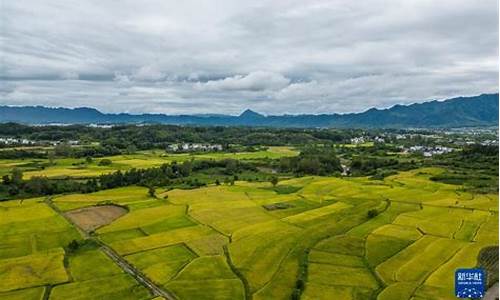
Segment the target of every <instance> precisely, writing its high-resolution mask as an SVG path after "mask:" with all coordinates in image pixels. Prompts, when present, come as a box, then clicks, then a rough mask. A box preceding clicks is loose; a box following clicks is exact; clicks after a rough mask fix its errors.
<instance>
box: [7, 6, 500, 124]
mask: <svg viewBox="0 0 500 300" xmlns="http://www.w3.org/2000/svg"><path fill="white" fill-rule="evenodd" d="M498 50H499V49H498V0H480V1H478V0H468V1H463V0H440V1H435V0H404V1H401V0H386V1H378V0H368V1H350V0H344V1H336V0H329V1H315V0H307V1H304V0H301V1H277V0H269V1H262V0H253V1H234V0H216V1H215V0H211V1H203V0H199V1H189V0H183V1H169V0H144V1H137V0H133V1H132V0H130V1H129V0H121V1H102V0H86V1H81V0H60V1H55V0H16V1H11V0H0V105H44V106H51V107H55V106H63V107H83V106H85V107H94V108H97V109H99V110H101V111H103V112H113V113H117V112H128V113H146V112H147V113H166V114H201V113H217V114H220V113H224V114H239V113H241V112H242V111H243V110H245V109H247V108H249V109H252V110H255V111H257V112H260V113H264V114H272V115H281V114H302V113H312V114H320V113H346V112H360V111H364V110H367V109H369V108H372V107H377V108H386V107H390V106H392V105H395V104H409V103H415V102H423V101H429V100H433V99H445V98H451V97H454V96H471V95H478V94H481V93H496V92H498V66H499V61H498Z"/></svg>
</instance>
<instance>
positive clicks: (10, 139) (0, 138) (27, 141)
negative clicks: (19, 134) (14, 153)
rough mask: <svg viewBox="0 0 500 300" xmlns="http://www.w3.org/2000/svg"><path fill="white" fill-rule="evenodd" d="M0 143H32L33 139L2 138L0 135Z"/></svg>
mask: <svg viewBox="0 0 500 300" xmlns="http://www.w3.org/2000/svg"><path fill="white" fill-rule="evenodd" d="M0 144H4V145H33V144H35V142H34V141H30V140H28V139H15V138H4V137H0Z"/></svg>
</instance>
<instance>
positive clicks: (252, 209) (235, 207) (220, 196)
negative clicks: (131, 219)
mask: <svg viewBox="0 0 500 300" xmlns="http://www.w3.org/2000/svg"><path fill="white" fill-rule="evenodd" d="M251 189H253V188H250V187H242V186H236V187H223V186H212V187H207V188H201V189H195V190H189V191H186V190H182V191H181V190H172V191H170V192H169V200H170V201H172V202H173V203H177V204H189V215H190V216H191V217H193V218H194V219H196V220H197V221H198V222H200V223H203V224H207V225H210V226H212V227H214V228H216V229H217V230H218V231H220V232H222V233H224V234H227V235H229V234H231V233H233V232H234V231H236V230H238V229H240V228H242V227H245V226H248V225H253V224H256V223H260V222H265V221H270V220H272V219H273V218H272V217H271V216H270V215H269V214H267V213H266V211H265V209H264V208H262V207H260V206H258V205H257V204H256V203H255V202H254V201H252V200H250V199H249V197H248V195H246V194H245V193H244V192H242V191H243V190H251Z"/></svg>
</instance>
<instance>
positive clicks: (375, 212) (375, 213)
mask: <svg viewBox="0 0 500 300" xmlns="http://www.w3.org/2000/svg"><path fill="white" fill-rule="evenodd" d="M376 216H378V210H376V209H370V210H369V211H368V218H370V219H373V218H375V217H376Z"/></svg>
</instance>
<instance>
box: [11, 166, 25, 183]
mask: <svg viewBox="0 0 500 300" xmlns="http://www.w3.org/2000/svg"><path fill="white" fill-rule="evenodd" d="M11 182H12V184H13V185H15V186H17V187H19V186H21V185H22V183H23V172H22V171H21V170H20V169H18V168H14V169H12V177H11Z"/></svg>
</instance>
